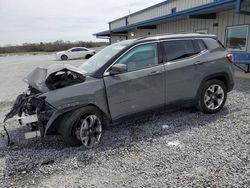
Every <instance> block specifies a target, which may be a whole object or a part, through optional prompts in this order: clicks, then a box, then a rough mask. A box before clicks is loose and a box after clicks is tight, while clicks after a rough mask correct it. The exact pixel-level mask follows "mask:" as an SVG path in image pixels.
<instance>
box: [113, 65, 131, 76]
mask: <svg viewBox="0 0 250 188" xmlns="http://www.w3.org/2000/svg"><path fill="white" fill-rule="evenodd" d="M127 71H128V69H127V65H124V64H115V65H113V66H112V67H111V68H110V70H109V73H110V74H111V75H116V74H121V73H124V72H127Z"/></svg>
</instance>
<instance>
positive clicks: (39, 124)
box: [3, 90, 55, 145]
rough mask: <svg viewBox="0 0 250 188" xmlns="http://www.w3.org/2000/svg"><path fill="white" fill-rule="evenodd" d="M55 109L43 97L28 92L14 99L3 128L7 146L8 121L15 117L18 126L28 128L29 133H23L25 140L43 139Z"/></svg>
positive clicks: (8, 137)
mask: <svg viewBox="0 0 250 188" xmlns="http://www.w3.org/2000/svg"><path fill="white" fill-rule="evenodd" d="M54 111H55V109H54V108H53V107H52V106H51V105H49V104H48V103H47V102H46V101H45V98H44V97H40V93H37V92H32V91H31V90H29V91H28V92H27V93H23V94H21V95H19V96H18V97H17V98H16V101H15V103H14V105H13V107H12V108H11V110H10V112H9V113H7V114H6V116H5V119H4V122H3V128H4V131H5V134H6V135H7V139H8V145H10V136H9V133H8V131H7V129H6V125H7V124H8V123H9V121H8V120H9V119H11V118H13V117H14V116H16V115H17V118H16V119H15V120H18V122H19V124H20V125H26V126H28V127H29V128H30V132H27V133H25V138H26V139H30V138H34V137H44V136H45V130H46V125H47V122H48V121H49V119H50V117H51V115H52V114H53V113H54Z"/></svg>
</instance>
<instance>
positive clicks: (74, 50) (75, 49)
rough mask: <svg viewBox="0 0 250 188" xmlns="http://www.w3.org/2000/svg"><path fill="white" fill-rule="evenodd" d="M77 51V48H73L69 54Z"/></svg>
mask: <svg viewBox="0 0 250 188" xmlns="http://www.w3.org/2000/svg"><path fill="white" fill-rule="evenodd" d="M78 51H79V49H78V48H73V49H72V50H71V52H78Z"/></svg>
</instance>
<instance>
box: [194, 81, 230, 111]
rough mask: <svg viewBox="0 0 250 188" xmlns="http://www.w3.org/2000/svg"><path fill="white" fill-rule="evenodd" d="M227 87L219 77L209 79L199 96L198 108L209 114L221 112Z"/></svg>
mask: <svg viewBox="0 0 250 188" xmlns="http://www.w3.org/2000/svg"><path fill="white" fill-rule="evenodd" d="M226 99H227V89H226V86H225V84H224V83H223V82H222V81H220V80H217V79H213V80H209V81H207V82H206V83H205V84H204V86H203V88H202V90H201V93H200V95H199V97H198V101H197V108H198V109H199V110H200V111H201V112H203V113H207V114H214V113H217V112H219V111H220V110H221V109H222V108H223V107H224V105H225V102H226Z"/></svg>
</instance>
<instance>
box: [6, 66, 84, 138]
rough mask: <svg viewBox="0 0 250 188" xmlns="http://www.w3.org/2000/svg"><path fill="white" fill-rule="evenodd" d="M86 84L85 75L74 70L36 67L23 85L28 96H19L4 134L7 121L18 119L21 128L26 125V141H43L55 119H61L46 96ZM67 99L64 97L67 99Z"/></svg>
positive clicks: (69, 68)
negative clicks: (36, 138)
mask: <svg viewBox="0 0 250 188" xmlns="http://www.w3.org/2000/svg"><path fill="white" fill-rule="evenodd" d="M84 81H85V75H84V73H83V72H81V70H79V69H78V68H76V67H73V66H70V65H64V64H54V65H51V66H49V67H48V68H40V67H37V68H36V69H35V70H34V71H32V72H31V73H30V74H29V75H28V76H27V77H25V78H24V82H25V83H27V84H28V90H27V92H25V93H23V94H21V95H19V96H18V97H17V98H16V101H15V103H14V105H13V107H12V108H11V110H10V112H9V113H8V114H6V116H5V118H4V123H3V125H4V130H5V132H6V134H7V137H8V143H9V134H8V132H7V129H6V127H5V125H6V123H7V120H9V119H11V118H13V117H14V116H17V120H18V122H19V124H21V125H27V126H28V127H29V128H30V132H28V133H26V134H25V138H26V139H29V138H34V137H38V136H39V137H44V136H45V135H46V134H47V133H48V132H49V128H50V126H51V125H52V124H53V122H54V121H55V119H56V118H57V117H58V116H59V115H61V111H59V110H57V109H56V108H54V107H53V106H52V105H51V104H49V103H48V102H47V101H46V96H45V94H48V93H49V92H53V90H57V89H61V88H64V87H69V86H72V85H76V84H79V83H82V82H84ZM66 96H67V95H66Z"/></svg>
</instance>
